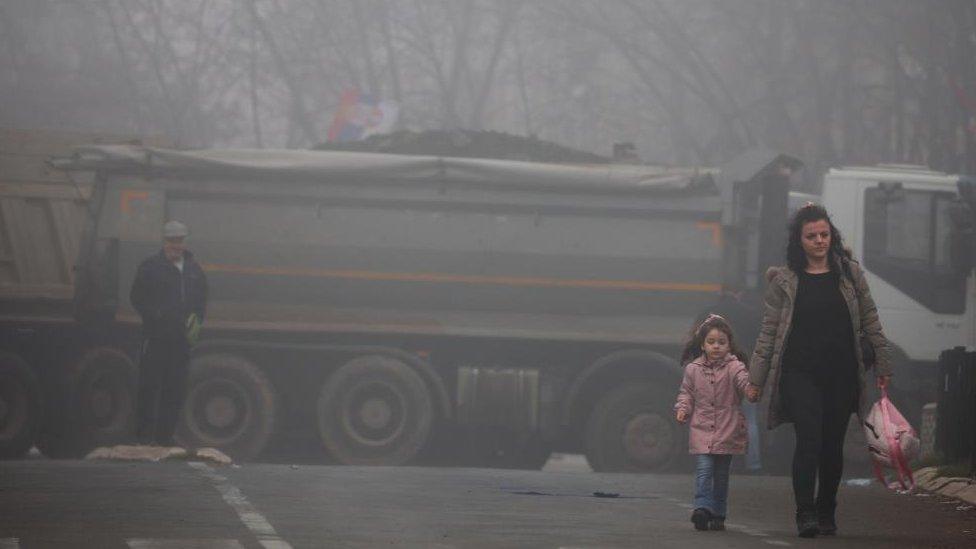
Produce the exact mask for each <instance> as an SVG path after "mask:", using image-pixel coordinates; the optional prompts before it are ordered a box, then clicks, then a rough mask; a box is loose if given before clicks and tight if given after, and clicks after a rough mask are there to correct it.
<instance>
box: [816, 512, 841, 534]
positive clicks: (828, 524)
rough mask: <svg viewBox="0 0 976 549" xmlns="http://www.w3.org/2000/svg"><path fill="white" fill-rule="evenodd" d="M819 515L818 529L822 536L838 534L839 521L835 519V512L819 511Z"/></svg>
mask: <svg viewBox="0 0 976 549" xmlns="http://www.w3.org/2000/svg"><path fill="white" fill-rule="evenodd" d="M819 515H820V516H819V517H817V530H818V532H819V533H820V535H821V536H836V535H837V523H836V522H835V521H834V514H833V513H819Z"/></svg>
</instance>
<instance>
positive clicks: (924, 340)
mask: <svg viewBox="0 0 976 549" xmlns="http://www.w3.org/2000/svg"><path fill="white" fill-rule="evenodd" d="M965 182H966V179H965V178H963V177H960V176H958V175H950V174H945V173H941V172H935V171H930V170H928V169H926V168H923V167H919V166H906V165H880V166H876V167H846V168H838V169H832V170H830V171H829V172H828V173H827V175H826V176H825V177H824V182H823V190H822V201H823V204H824V206H825V207H826V208H827V210H828V211H830V213H831V216H832V218H833V221H834V224H835V225H836V226H837V228H838V229H839V230H840V231H841V233H842V234H843V235H844V240H845V244H846V245H847V246H849V247H850V248H851V250H852V252H853V253H854V257H856V258H857V259H858V260H859V261H860V262H861V265H862V267H863V268H864V270H865V274H866V276H867V280H868V284H869V285H870V287H871V294H872V296H873V298H874V301H875V303H876V304H877V307H878V312H879V314H880V317H881V322H882V325H883V326H884V330H885V334H886V335H887V337H888V339H889V340H890V341H891V343H892V348H893V356H892V359H893V363H894V365H895V376H896V380H895V384H894V385H895V386H896V387H901V388H902V391H903V392H904V391H906V390H908V389H911V391H910V393H911V400H910V402H908V403H906V404H907V405H908V407H909V408H910V409H909V410H908V413H909V417H910V418H912V419H914V418H917V417H918V414H919V413H920V408H921V405H922V404H924V403H925V402H928V401H931V400H932V399H934V389H935V382H936V379H935V377H936V369H935V363H936V361H937V360H938V357H939V354H940V352H941V351H943V350H945V349H949V348H952V347H956V346H963V345H964V346H967V347H968V346H973V344H974V335H976V334H974V330H976V322H974V312H976V299H974V291H976V286H974V280H973V277H972V269H971V268H970V260H969V257H970V253H969V250H970V249H971V246H972V243H971V233H966V231H967V230H970V229H968V228H967V225H968V226H970V227H971V214H969V213H967V212H969V211H971V210H970V209H969V206H968V205H967V204H966V201H965V200H963V197H962V196H961V187H960V184H961V183H965ZM965 240H969V242H968V243H967V242H965ZM906 396H908V395H906Z"/></svg>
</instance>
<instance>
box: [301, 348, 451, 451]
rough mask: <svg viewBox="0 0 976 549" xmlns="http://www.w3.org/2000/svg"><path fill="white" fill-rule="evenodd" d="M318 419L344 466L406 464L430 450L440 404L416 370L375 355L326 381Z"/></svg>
mask: <svg viewBox="0 0 976 549" xmlns="http://www.w3.org/2000/svg"><path fill="white" fill-rule="evenodd" d="M316 416H317V422H318V430H319V437H320V439H321V440H322V444H323V445H324V446H325V448H326V450H327V451H328V452H329V454H331V456H332V457H333V458H335V459H336V460H337V461H338V462H339V463H343V464H347V465H401V464H404V463H407V462H409V461H411V460H413V459H414V458H415V457H416V456H417V455H418V453H419V452H420V451H421V450H422V449H423V448H424V446H425V445H426V443H427V440H428V438H429V437H430V433H431V424H432V423H433V420H434V405H433V402H432V401H431V396H430V391H429V390H428V388H427V385H426V384H425V383H424V381H423V379H422V378H421V377H420V375H418V374H417V372H415V371H414V370H413V369H412V368H410V367H409V366H407V365H406V364H404V363H403V362H401V361H399V360H397V359H394V358H390V357H386V356H379V355H369V356H361V357H357V358H354V359H352V360H350V361H349V362H347V363H346V364H344V365H342V367H340V368H339V369H338V370H336V371H335V372H334V373H333V374H332V375H331V376H330V377H329V379H328V380H326V382H325V384H324V385H323V387H322V391H321V392H320V393H319V397H318V401H317V403H316Z"/></svg>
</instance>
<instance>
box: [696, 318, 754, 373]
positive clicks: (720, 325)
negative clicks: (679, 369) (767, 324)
mask: <svg viewBox="0 0 976 549" xmlns="http://www.w3.org/2000/svg"><path fill="white" fill-rule="evenodd" d="M712 330H719V331H721V332H722V333H723V334H725V335H726V336H727V337H728V338H729V352H730V353H732V354H733V355H735V357H736V358H738V359H739V360H741V361H742V363H743V364H748V361H749V357H748V356H747V355H746V354H745V353H744V352H742V350H741V349H739V347H738V346H737V345H736V344H735V336H734V335H733V334H732V325H730V324H729V322H728V321H727V320H725V319H724V318H722V317H720V316H719V315H716V314H710V315H708V316H707V317H705V320H704V321H703V322H702V323H701V324H696V325H695V327H694V328H692V330H691V333H690V334H689V335H688V341H687V343H685V350H684V351H682V353H681V365H682V366H684V365H685V364H688V363H689V362H691V361H692V360H695V359H696V358H698V357H700V356H701V355H702V344H703V343H704V342H705V338H706V337H707V336H708V332H711V331H712Z"/></svg>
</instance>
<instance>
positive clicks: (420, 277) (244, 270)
mask: <svg viewBox="0 0 976 549" xmlns="http://www.w3.org/2000/svg"><path fill="white" fill-rule="evenodd" d="M202 266H203V269H204V270H205V271H207V272H208V273H232V274H244V275H273V276H301V277H313V278H340V279H346V280H388V281H395V282H451V283H458V284H482V285H496V286H531V287H544V288H597V289H602V290H639V291H672V292H709V293H717V292H719V291H721V289H722V286H721V285H719V284H689V283H684V282H649V281H643V280H599V279H597V280H589V279H573V278H545V277H516V276H483V275H458V274H447V273H390V272H378V271H350V270H333V269H307V268H300V267H249V266H245V265H222V264H217V263H204V264H202Z"/></svg>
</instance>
